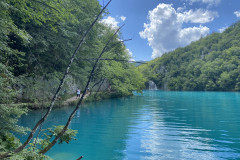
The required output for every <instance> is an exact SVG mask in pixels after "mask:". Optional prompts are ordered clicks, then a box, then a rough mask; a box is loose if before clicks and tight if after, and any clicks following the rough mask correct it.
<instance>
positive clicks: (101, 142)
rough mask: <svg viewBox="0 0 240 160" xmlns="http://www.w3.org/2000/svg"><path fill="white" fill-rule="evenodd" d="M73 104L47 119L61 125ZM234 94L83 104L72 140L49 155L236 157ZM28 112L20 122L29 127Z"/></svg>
mask: <svg viewBox="0 0 240 160" xmlns="http://www.w3.org/2000/svg"><path fill="white" fill-rule="evenodd" d="M72 109H73V108H71V107H70V108H61V109H55V110H54V111H53V113H52V114H51V115H50V117H49V119H48V122H47V124H45V125H44V127H45V128H46V127H48V126H51V125H53V124H54V125H58V124H64V123H65V122H66V119H67V117H68V116H69V114H70V112H71V110H72ZM239 111H240V94H239V93H224V92H219V93H217V92H216V93H214V92H164V91H146V92H144V94H143V95H141V94H138V95H136V96H134V97H131V98H123V99H114V100H106V101H103V102H97V103H91V104H86V105H85V106H84V107H82V108H81V109H79V110H78V111H77V113H76V116H75V117H74V119H73V122H72V123H71V128H73V129H77V130H78V131H79V134H78V136H77V139H78V140H77V141H73V142H72V143H71V144H70V145H57V146H55V147H54V149H53V150H51V151H50V152H49V155H50V156H52V157H53V158H55V159H76V158H78V157H79V156H80V155H84V157H85V158H86V159H90V160H95V159H117V160H118V159H119V160H122V159H129V160H135V159H136V160H139V159H143V160H145V159H146V160H159V159H207V160H209V159H210V160H211V159H238V158H239V157H240V144H239V140H240V139H239V138H240V137H239V135H240V112H239ZM36 117H38V118H39V117H40V115H39V113H37V112H33V113H32V114H31V116H27V117H23V118H22V119H21V123H22V124H24V125H25V126H31V125H32V124H33V122H36V121H37V118H36Z"/></svg>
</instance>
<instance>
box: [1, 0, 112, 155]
mask: <svg viewBox="0 0 240 160" xmlns="http://www.w3.org/2000/svg"><path fill="white" fill-rule="evenodd" d="M111 1H112V0H109V2H108V3H107V4H106V5H105V6H104V7H103V8H102V10H101V11H100V13H99V14H98V15H97V17H96V18H95V20H94V21H93V22H92V24H91V25H90V26H89V27H88V29H87V31H86V32H85V34H84V35H83V37H82V39H81V40H80V42H79V44H78V46H77V48H76V50H75V51H74V53H73V54H72V57H71V59H70V62H69V64H68V66H67V68H66V71H65V73H64V75H63V77H62V79H61V82H60V84H59V86H58V89H57V91H56V93H55V94H54V96H53V98H52V101H51V103H50V106H49V107H48V111H47V112H46V113H45V115H44V116H43V117H42V118H41V119H40V120H39V121H38V122H37V123H36V125H35V126H34V128H33V129H32V131H31V133H30V134H29V136H28V138H27V140H26V141H25V142H24V143H23V145H21V146H20V147H18V148H16V149H15V150H14V151H13V152H14V153H18V152H20V151H22V150H23V149H24V148H25V147H26V146H27V145H28V143H29V142H30V141H31V139H32V137H33V135H34V133H35V132H36V130H37V129H38V127H39V126H40V125H41V124H42V123H43V122H44V121H45V120H46V118H47V117H48V115H49V114H50V112H51V111H52V108H53V105H54V103H55V101H56V99H57V97H58V95H59V92H60V90H61V88H62V86H63V84H64V82H65V79H66V76H67V74H68V73H69V69H70V67H71V65H72V63H73V61H74V59H75V55H76V54H77V52H78V50H79V49H80V48H81V46H82V44H83V42H85V39H86V36H87V35H88V33H89V32H90V31H91V29H92V28H93V26H94V25H95V23H96V22H97V20H98V19H99V17H100V16H101V15H102V13H103V11H104V10H105V9H106V8H107V6H108V5H109V4H110V3H111ZM8 156H10V153H4V154H1V155H0V158H5V157H8Z"/></svg>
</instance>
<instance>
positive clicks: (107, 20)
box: [101, 16, 119, 29]
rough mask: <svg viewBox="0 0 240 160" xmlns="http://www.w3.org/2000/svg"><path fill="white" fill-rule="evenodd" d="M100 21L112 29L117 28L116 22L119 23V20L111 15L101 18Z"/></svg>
mask: <svg viewBox="0 0 240 160" xmlns="http://www.w3.org/2000/svg"><path fill="white" fill-rule="evenodd" d="M101 23H103V24H105V25H107V26H109V27H111V28H113V29H117V28H118V24H119V22H118V21H117V20H116V19H115V18H113V17H111V16H108V17H107V18H105V19H103V20H101Z"/></svg>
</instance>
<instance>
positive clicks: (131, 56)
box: [126, 48, 135, 61]
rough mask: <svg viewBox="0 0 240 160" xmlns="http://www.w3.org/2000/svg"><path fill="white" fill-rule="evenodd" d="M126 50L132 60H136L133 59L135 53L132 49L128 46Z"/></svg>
mask: <svg viewBox="0 0 240 160" xmlns="http://www.w3.org/2000/svg"><path fill="white" fill-rule="evenodd" d="M126 52H127V54H128V56H129V57H130V61H135V60H134V59H133V53H132V52H131V51H130V49H128V48H126Z"/></svg>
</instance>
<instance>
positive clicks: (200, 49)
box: [139, 22, 240, 91]
mask: <svg viewBox="0 0 240 160" xmlns="http://www.w3.org/2000/svg"><path fill="white" fill-rule="evenodd" d="M239 38H240V23H239V22H238V23H236V24H233V25H232V26H230V27H229V28H228V29H226V30H225V31H224V32H223V33H213V34H211V35H209V36H207V37H205V38H201V39H200V40H198V41H196V42H192V43H191V44H190V45H188V46H187V47H184V48H178V49H176V50H174V51H172V52H170V53H166V54H164V55H163V56H162V57H160V58H157V59H154V60H153V61H151V62H149V63H148V65H142V66H140V67H139V68H140V69H141V70H142V72H143V73H144V75H146V77H147V79H150V80H153V81H154V82H155V83H156V84H157V86H158V87H159V88H163V89H169V90H193V91H240V87H239V84H240V74H239V73H240V41H239Z"/></svg>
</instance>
